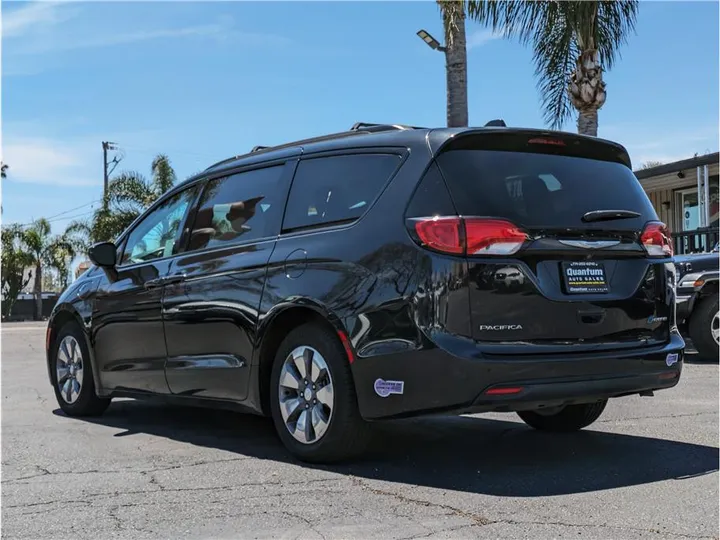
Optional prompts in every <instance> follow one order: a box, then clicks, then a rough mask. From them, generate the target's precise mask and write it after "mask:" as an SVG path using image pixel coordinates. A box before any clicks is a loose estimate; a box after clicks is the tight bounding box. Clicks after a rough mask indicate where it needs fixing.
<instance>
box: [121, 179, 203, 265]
mask: <svg viewBox="0 0 720 540" xmlns="http://www.w3.org/2000/svg"><path fill="white" fill-rule="evenodd" d="M196 192H197V189H196V188H190V189H186V190H185V191H183V192H181V193H178V194H177V195H175V196H174V197H171V198H170V199H168V200H167V201H165V202H164V203H163V204H161V205H160V206H158V207H157V208H155V209H154V210H153V211H152V212H150V213H149V214H148V215H147V216H145V218H144V219H143V220H142V221H141V222H140V223H139V224H138V225H137V227H135V228H134V229H133V230H132V231H131V232H130V234H129V235H128V237H127V241H126V242H125V249H124V250H123V257H122V260H121V261H120V265H121V266H124V265H128V264H137V263H141V262H147V261H152V260H154V259H161V258H163V257H169V256H170V255H172V254H173V253H174V252H175V246H176V245H177V241H178V237H179V233H180V226H181V224H182V222H183V221H184V220H185V215H186V213H187V210H188V207H189V206H190V205H191V204H192V202H193V199H194V198H195V194H196Z"/></svg>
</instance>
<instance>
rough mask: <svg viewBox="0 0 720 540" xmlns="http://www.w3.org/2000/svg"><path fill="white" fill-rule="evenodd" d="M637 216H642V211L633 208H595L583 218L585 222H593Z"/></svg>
mask: <svg viewBox="0 0 720 540" xmlns="http://www.w3.org/2000/svg"><path fill="white" fill-rule="evenodd" d="M636 217H640V213H639V212H633V211H632V210H593V211H592V212H587V213H585V214H584V215H583V217H582V220H583V221H584V222H585V223H592V222H593V221H611V220H613V219H632V218H636Z"/></svg>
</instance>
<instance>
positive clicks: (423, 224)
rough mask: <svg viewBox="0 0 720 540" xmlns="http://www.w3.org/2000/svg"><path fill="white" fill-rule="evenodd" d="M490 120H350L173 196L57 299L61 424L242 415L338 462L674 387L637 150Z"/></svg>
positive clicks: (677, 364)
mask: <svg viewBox="0 0 720 540" xmlns="http://www.w3.org/2000/svg"><path fill="white" fill-rule="evenodd" d="M497 123H498V122H494V124H495V125H494V126H491V127H484V128H453V129H446V128H441V129H426V128H413V127H408V126H398V125H377V124H356V125H355V126H353V128H352V129H351V130H349V131H347V132H343V133H338V134H334V135H328V136H324V137H318V138H314V139H308V140H304V141H298V142H293V143H289V144H285V145H281V146H276V147H270V148H267V147H256V148H255V149H253V151H252V152H250V153H248V154H246V155H243V156H239V157H234V158H231V159H228V160H225V161H223V162H220V163H218V164H216V165H213V166H212V167H210V168H208V169H207V170H205V171H204V172H203V173H201V174H199V175H196V176H194V177H193V178H190V179H189V180H187V181H185V182H183V183H181V184H180V185H177V186H176V187H174V188H173V189H171V190H170V191H169V192H168V193H166V194H165V195H163V197H161V198H160V199H159V200H158V201H157V202H156V203H155V204H153V205H152V207H150V208H149V209H148V210H147V211H146V212H145V213H144V214H143V215H142V216H141V217H139V218H138V219H137V220H136V221H135V223H133V224H132V225H131V226H130V227H129V228H128V230H127V231H125V233H123V234H122V235H121V236H120V237H119V238H118V239H117V241H116V242H114V243H110V242H106V243H101V244H97V245H95V246H94V247H93V248H92V250H91V252H90V254H89V255H90V259H91V260H92V262H93V263H94V266H93V267H92V268H91V269H90V270H89V271H87V272H86V273H85V274H84V275H83V276H82V277H81V278H80V279H78V280H77V281H76V282H75V283H73V285H72V286H71V287H70V288H69V289H68V290H66V291H65V293H64V294H63V295H62V297H61V298H60V300H59V301H58V303H57V306H56V307H55V309H54V311H53V314H52V316H51V319H50V321H49V325H48V331H47V365H48V374H49V377H50V381H51V383H52V386H53V388H54V390H55V393H56V397H57V400H58V403H59V404H60V407H61V408H62V410H63V411H65V412H66V413H67V414H68V415H71V416H83V415H95V414H100V413H102V412H103V411H104V410H105V409H106V408H107V406H108V405H109V403H110V400H111V399H112V398H113V397H117V396H123V397H132V398H160V399H165V400H168V401H174V402H177V403H182V404H197V405H208V404H210V405H212V406H217V407H231V408H236V409H239V410H244V411H249V412H253V413H257V414H263V415H269V416H271V417H272V419H273V421H274V423H275V426H276V428H277V432H278V434H279V436H280V439H281V440H282V442H283V443H284V444H285V445H286V446H287V448H288V449H289V450H290V451H291V452H292V453H293V454H294V455H295V456H297V457H299V458H300V459H303V460H308V461H326V462H329V461H335V460H339V459H344V458H348V457H350V456H353V455H356V454H358V453H359V452H362V451H363V449H364V448H365V443H366V442H367V440H368V435H369V431H368V430H369V425H370V424H371V421H375V420H381V419H389V418H400V417H408V416H417V415H424V414H437V413H450V414H463V413H476V412H485V411H507V412H517V413H518V414H519V416H520V417H521V418H522V419H523V420H524V421H525V422H526V423H527V424H529V425H530V426H532V427H533V428H536V429H540V430H546V431H574V430H578V429H581V428H583V427H586V426H588V425H589V424H591V423H592V422H594V421H595V420H596V419H597V418H598V417H599V416H600V414H601V413H602V412H603V409H604V408H605V405H606V403H607V400H608V399H609V398H613V397H620V396H627V395H633V394H640V395H652V393H653V391H655V390H659V389H663V388H670V387H672V386H675V385H676V384H677V383H678V381H679V378H680V372H681V369H682V364H683V354H684V346H685V344H684V342H683V340H682V338H681V337H680V335H679V333H678V331H677V328H676V320H675V267H674V265H673V262H672V243H671V241H670V239H669V234H668V231H667V229H666V227H665V225H664V224H663V223H661V222H659V220H658V217H657V215H656V213H655V211H654V209H653V207H652V205H651V204H650V201H649V200H648V198H647V196H646V195H645V193H644V192H643V190H642V188H641V187H640V184H639V183H638V181H637V180H636V178H635V176H634V175H633V173H632V170H631V167H630V159H629V157H628V154H627V151H626V150H625V149H624V148H623V147H622V146H620V145H618V144H615V143H613V142H610V141H605V140H601V139H596V138H590V137H583V136H578V135H574V134H569V133H562V132H552V131H544V130H531V129H514V128H507V127H504V126H497Z"/></svg>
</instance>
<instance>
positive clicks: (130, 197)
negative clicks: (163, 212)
mask: <svg viewBox="0 0 720 540" xmlns="http://www.w3.org/2000/svg"><path fill="white" fill-rule="evenodd" d="M153 200H155V197H154V193H153V190H152V189H151V188H150V186H149V185H148V183H147V181H146V180H145V178H144V177H143V175H141V174H140V173H137V172H124V173H122V174H120V175H118V176H116V177H115V178H113V179H112V180H111V181H110V183H109V184H108V203H109V204H110V205H113V204H114V205H121V206H122V205H130V206H131V207H136V206H139V207H141V208H144V207H146V206H148V205H149V204H151V203H152V201H153Z"/></svg>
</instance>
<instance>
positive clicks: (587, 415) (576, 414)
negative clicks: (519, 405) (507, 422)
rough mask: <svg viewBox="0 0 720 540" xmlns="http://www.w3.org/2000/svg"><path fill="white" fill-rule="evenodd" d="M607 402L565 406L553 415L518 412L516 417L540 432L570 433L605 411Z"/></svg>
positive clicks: (587, 424)
mask: <svg viewBox="0 0 720 540" xmlns="http://www.w3.org/2000/svg"><path fill="white" fill-rule="evenodd" d="M605 405H607V400H603V401H598V402H597V403H583V404H581V405H567V406H565V407H564V408H563V409H562V410H560V411H559V412H557V413H555V414H551V415H545V414H540V413H538V412H535V411H519V412H518V416H519V417H520V418H522V420H523V422H525V423H526V424H527V425H528V426H530V427H532V428H535V429H537V430H540V431H552V432H556V433H557V432H566V433H567V432H571V431H578V430H581V429H582V428H584V427H587V426H589V425H590V424H592V423H593V422H594V421H595V420H597V419H598V418H600V415H601V414H602V413H603V411H604V410H605Z"/></svg>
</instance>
